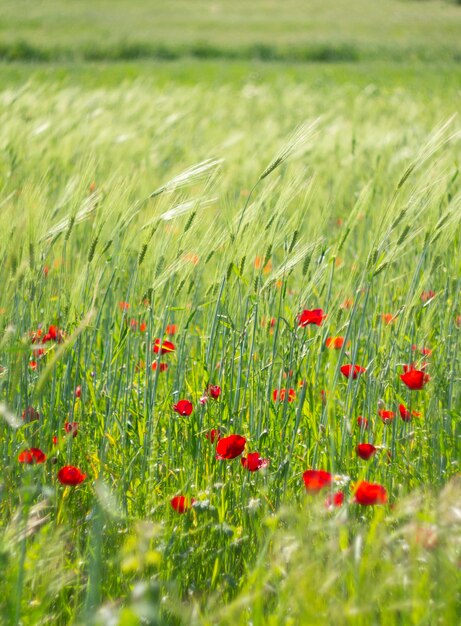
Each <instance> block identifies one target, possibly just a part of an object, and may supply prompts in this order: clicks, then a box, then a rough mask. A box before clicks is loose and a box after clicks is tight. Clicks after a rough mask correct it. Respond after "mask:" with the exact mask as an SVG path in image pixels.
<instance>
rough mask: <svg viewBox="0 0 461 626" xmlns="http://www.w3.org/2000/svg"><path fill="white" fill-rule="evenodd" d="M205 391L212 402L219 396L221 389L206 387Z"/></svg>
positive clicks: (216, 386) (213, 386)
mask: <svg viewBox="0 0 461 626" xmlns="http://www.w3.org/2000/svg"><path fill="white" fill-rule="evenodd" d="M207 391H208V393H209V394H210V396H211V397H212V398H213V399H214V400H217V399H218V398H219V396H220V395H221V387H219V386H218V385H208V390H207Z"/></svg>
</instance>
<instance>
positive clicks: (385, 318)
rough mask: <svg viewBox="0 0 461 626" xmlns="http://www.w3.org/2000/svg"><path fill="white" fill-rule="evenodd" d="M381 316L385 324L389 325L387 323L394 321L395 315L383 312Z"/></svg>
mask: <svg viewBox="0 0 461 626" xmlns="http://www.w3.org/2000/svg"><path fill="white" fill-rule="evenodd" d="M381 318H382V320H383V322H384V323H385V324H386V326H389V324H392V323H393V322H394V321H395V316H394V315H392V313H383V314H382V315H381Z"/></svg>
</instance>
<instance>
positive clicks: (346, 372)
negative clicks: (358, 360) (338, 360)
mask: <svg viewBox="0 0 461 626" xmlns="http://www.w3.org/2000/svg"><path fill="white" fill-rule="evenodd" d="M366 371H367V370H366V368H365V367H362V366H360V365H343V366H342V367H341V374H343V376H345V377H346V378H352V379H353V380H355V379H356V378H358V376H360V374H363V373H364V372H366Z"/></svg>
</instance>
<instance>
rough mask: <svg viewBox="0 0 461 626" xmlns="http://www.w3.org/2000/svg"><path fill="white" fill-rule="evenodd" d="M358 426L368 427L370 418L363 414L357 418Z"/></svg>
mask: <svg viewBox="0 0 461 626" xmlns="http://www.w3.org/2000/svg"><path fill="white" fill-rule="evenodd" d="M357 426H358V427H359V428H364V429H365V428H368V420H367V418H366V417H362V416H361V415H359V416H358V418H357Z"/></svg>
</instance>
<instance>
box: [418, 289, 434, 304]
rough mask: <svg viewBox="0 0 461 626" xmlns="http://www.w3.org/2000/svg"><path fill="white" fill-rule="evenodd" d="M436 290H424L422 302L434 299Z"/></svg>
mask: <svg viewBox="0 0 461 626" xmlns="http://www.w3.org/2000/svg"><path fill="white" fill-rule="evenodd" d="M435 295H436V294H435V291H432V290H429V291H423V292H422V294H421V301H422V302H428V301H429V300H432V298H435Z"/></svg>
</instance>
